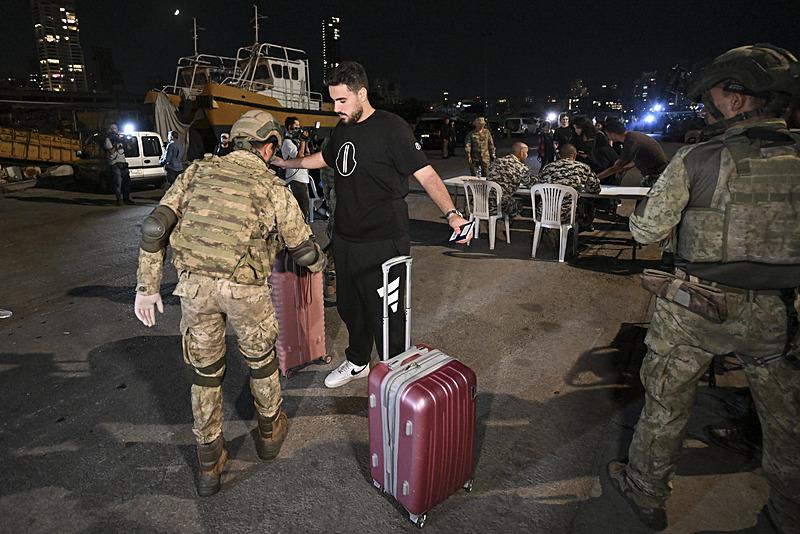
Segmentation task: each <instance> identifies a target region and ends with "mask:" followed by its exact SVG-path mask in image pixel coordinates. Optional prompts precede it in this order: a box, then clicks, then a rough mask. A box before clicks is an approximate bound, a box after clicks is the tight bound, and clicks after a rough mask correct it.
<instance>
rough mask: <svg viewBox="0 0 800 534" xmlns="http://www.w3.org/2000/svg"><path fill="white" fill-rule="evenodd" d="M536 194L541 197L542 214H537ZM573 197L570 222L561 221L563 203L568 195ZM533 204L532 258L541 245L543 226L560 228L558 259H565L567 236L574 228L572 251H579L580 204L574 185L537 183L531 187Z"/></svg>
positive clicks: (575, 253)
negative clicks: (578, 211) (578, 216)
mask: <svg viewBox="0 0 800 534" xmlns="http://www.w3.org/2000/svg"><path fill="white" fill-rule="evenodd" d="M536 195H539V196H540V197H541V199H540V202H541V203H542V215H541V217H539V216H537V215H536ZM568 196H569V197H571V206H570V211H569V213H570V215H569V222H567V223H562V222H561V204H562V202H563V201H564V200H565V198H566V197H568ZM531 206H532V207H533V221H534V224H535V227H534V230H533V248H532V249H531V258H535V257H536V247H538V246H539V237H540V236H541V233H542V228H543V227H544V228H558V229H559V231H560V232H561V233H560V236H559V237H560V240H559V247H558V261H560V262H563V261H564V255H565V254H566V252H567V237H568V236H569V231H570V229H572V232H573V239H572V253H573V255H577V253H578V230H577V227H576V224H575V210H576V209H577V206H578V192H577V191H576V190H575V188H573V187H569V186H566V185H557V184H535V185H534V186H533V187H531Z"/></svg>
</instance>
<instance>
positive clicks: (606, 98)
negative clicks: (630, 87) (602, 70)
mask: <svg viewBox="0 0 800 534" xmlns="http://www.w3.org/2000/svg"><path fill="white" fill-rule="evenodd" d="M622 108H623V105H622V97H621V96H620V95H619V90H618V86H617V84H615V83H610V82H607V83H601V84H600V88H599V89H598V90H597V91H595V93H594V96H593V97H592V109H593V110H594V111H596V112H613V111H622Z"/></svg>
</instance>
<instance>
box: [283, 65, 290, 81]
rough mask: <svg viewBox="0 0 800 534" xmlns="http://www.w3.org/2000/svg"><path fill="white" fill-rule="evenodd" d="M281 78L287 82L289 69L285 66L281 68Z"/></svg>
mask: <svg viewBox="0 0 800 534" xmlns="http://www.w3.org/2000/svg"><path fill="white" fill-rule="evenodd" d="M283 77H284V78H286V79H287V80H288V79H289V67H287V66H286V65H284V66H283Z"/></svg>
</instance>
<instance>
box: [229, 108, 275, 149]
mask: <svg viewBox="0 0 800 534" xmlns="http://www.w3.org/2000/svg"><path fill="white" fill-rule="evenodd" d="M273 136H274V137H275V138H276V139H277V140H278V145H279V146H280V144H281V143H283V136H282V135H281V128H280V126H279V125H278V123H277V122H275V119H274V118H273V117H272V114H270V113H268V112H266V111H262V110H257V109H251V110H250V111H247V112H245V113H244V114H243V115H242V116H241V117H239V120H237V121H236V122H235V123H233V126H232V127H231V140H232V141H233V144H234V147H235V148H250V146H249V145H250V143H249V141H266V140H267V139H269V138H270V137H273Z"/></svg>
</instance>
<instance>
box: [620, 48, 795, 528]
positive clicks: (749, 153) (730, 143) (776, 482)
mask: <svg viewBox="0 0 800 534" xmlns="http://www.w3.org/2000/svg"><path fill="white" fill-rule="evenodd" d="M792 65H794V67H792ZM794 68H797V60H796V58H795V57H794V56H793V55H792V54H790V53H789V52H787V51H785V50H783V49H780V48H777V47H773V46H772V45H768V44H759V45H755V46H745V47H741V48H736V49H733V50H730V51H728V52H726V53H725V54H723V55H721V56H719V57H718V58H716V59H715V60H714V61H713V62H712V63H711V64H710V65H709V66H708V67H706V68H705V69H704V70H703V71H701V72H700V73H699V74H698V75H697V78H696V79H695V81H694V83H693V86H692V87H691V89H690V96H691V97H692V98H694V99H698V98H702V101H703V102H704V104H705V109H706V113H707V115H706V121H707V122H708V123H709V125H710V126H711V127H712V128H715V129H716V132H715V133H719V134H720V135H718V136H717V137H714V138H713V139H712V140H710V141H708V142H706V143H701V144H698V145H691V146H687V147H684V148H682V149H680V150H679V151H678V153H677V154H676V155H675V157H674V158H673V159H672V161H671V162H670V164H669V166H668V167H667V168H666V169H665V170H664V172H663V174H662V175H661V177H660V178H659V179H658V181H657V182H656V183H655V185H654V186H653V188H652V189H651V190H650V192H649V193H648V198H647V199H645V201H642V202H641V203H640V204H639V206H637V209H636V212H635V213H634V214H633V215H632V216H631V218H630V227H631V232H632V233H633V236H634V237H635V238H636V240H637V241H639V242H641V243H655V242H658V241H660V240H662V239H664V238H666V237H667V236H669V235H670V233H671V232H673V230H677V231H676V235H677V243H676V247H677V248H676V252H675V265H676V274H675V279H674V280H673V281H672V283H671V284H670V285H669V286H668V287H669V289H668V290H667V291H664V292H663V294H662V292H659V293H658V298H657V299H656V305H655V311H654V313H653V318H652V320H651V326H650V331H649V332H648V334H647V338H646V340H645V342H646V344H647V347H648V349H649V350H648V353H647V356H646V357H645V360H644V363H643V365H642V370H641V378H642V382H643V383H644V386H645V390H646V397H645V407H644V410H643V411H642V414H641V416H640V418H639V422H638V424H637V426H636V432H635V434H634V436H633V441H632V443H631V445H630V450H629V451H628V456H629V460H628V462H627V463H623V462H618V461H613V462H611V463H610V464H609V466H608V471H609V475H610V477H611V481H612V483H613V485H614V487H615V488H616V489H617V491H619V492H620V493H621V494H622V495H623V496H624V497H625V499H626V500H627V501H628V504H629V505H630V506H631V508H632V509H633V510H634V511H635V512H636V514H637V515H638V516H639V518H640V519H641V520H642V521H643V522H645V523H646V524H647V525H648V526H650V527H651V528H654V529H657V530H661V529H663V528H666V525H667V520H666V514H665V511H664V506H665V502H666V500H667V498H668V496H669V493H670V487H671V484H670V479H671V478H672V476H673V474H674V472H675V468H676V464H677V462H678V457H679V453H680V447H681V442H682V438H683V433H684V431H685V428H686V423H687V421H688V419H689V413H690V410H691V408H692V405H693V403H694V399H695V391H696V388H697V382H698V381H699V380H700V378H701V377H702V376H703V374H704V373H705V372H706V370H707V369H708V367H709V365H710V363H711V361H712V358H713V357H714V356H715V355H728V354H732V355H735V356H736V357H738V358H739V360H740V361H741V363H742V364H743V367H744V372H745V375H746V376H747V380H748V382H749V384H750V389H751V391H752V394H753V398H754V400H755V405H756V409H757V411H758V415H759V419H760V421H761V426H762V428H763V434H764V437H763V460H762V466H763V472H764V476H765V477H766V479H767V481H768V482H769V484H770V496H769V501H768V503H767V506H766V507H764V509H763V510H762V515H763V516H765V517H766V518H767V519H769V520H770V521H771V522H772V524H773V526H775V527H776V529H777V530H778V531H780V532H786V533H789V532H800V366H798V360H797V348H796V345H795V343H796V333H797V311H796V305H795V297H796V292H797V287H798V286H800V194H798V191H800V135H798V134H797V133H796V132H795V133H792V132H790V131H789V130H787V128H786V123H785V122H784V121H783V120H782V119H780V118H777V117H779V116H780V115H781V113H782V112H783V110H785V108H786V104H787V103H788V99H789V97H788V94H789V92H790V91H792V90H796V89H797V84H798V82H797V78H794V79H793V77H792V75H791V72H792V69H794ZM696 283H702V284H706V285H711V286H715V287H716V289H717V290H719V291H721V292H722V293H721V295H722V296H721V298H722V299H723V302H724V303H725V306H726V307H727V313H726V314H725V315H722V316H719V317H714V316H713V315H712V314H708V313H705V314H703V315H701V314H700V313H698V312H696V311H692V310H702V309H703V308H701V307H700V306H698V305H697V304H700V303H701V301H700V300H699V299H698V300H694V299H696V293H694V292H692V291H693V289H694V288H696V287H697V286H694V288H693V287H692V284H696Z"/></svg>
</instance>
